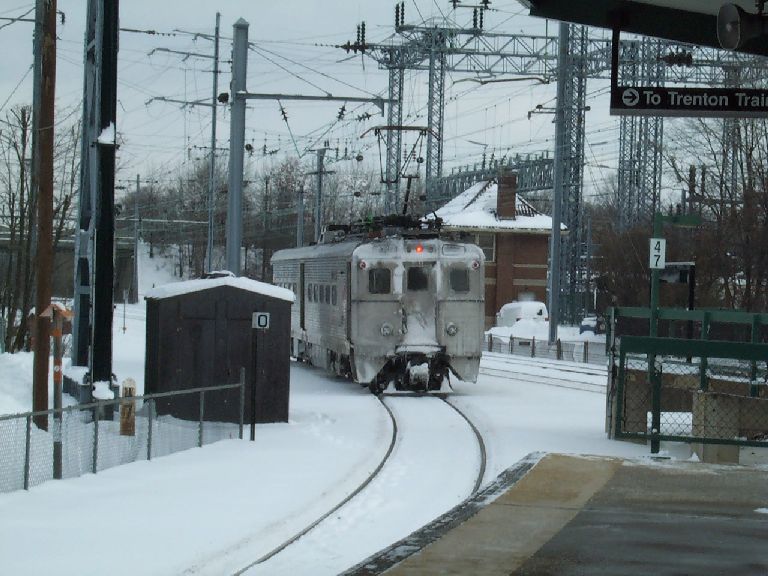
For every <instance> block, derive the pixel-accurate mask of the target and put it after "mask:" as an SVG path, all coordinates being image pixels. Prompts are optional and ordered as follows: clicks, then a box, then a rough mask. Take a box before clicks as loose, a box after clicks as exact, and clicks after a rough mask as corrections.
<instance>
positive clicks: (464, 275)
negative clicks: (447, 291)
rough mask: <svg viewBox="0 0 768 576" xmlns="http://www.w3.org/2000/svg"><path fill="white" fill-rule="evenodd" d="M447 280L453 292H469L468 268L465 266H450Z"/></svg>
mask: <svg viewBox="0 0 768 576" xmlns="http://www.w3.org/2000/svg"><path fill="white" fill-rule="evenodd" d="M449 282H450V284H451V290H453V291H454V292H469V270H467V269H466V268H451V272H450V275H449Z"/></svg>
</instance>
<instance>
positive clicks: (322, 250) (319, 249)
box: [272, 238, 365, 262]
mask: <svg viewBox="0 0 768 576" xmlns="http://www.w3.org/2000/svg"><path fill="white" fill-rule="evenodd" d="M364 241H365V239H364V238H354V239H351V240H344V241H342V242H330V243H327V244H313V245H312V246H302V247H301V248H286V249H284V250H278V251H277V252H275V253H274V254H273V255H272V262H283V261H286V260H305V259H309V258H317V257H318V256H325V257H329V256H331V257H332V256H338V257H344V256H349V255H350V254H352V252H354V250H355V248H357V247H358V246H360V244H362V243H363V242H364Z"/></svg>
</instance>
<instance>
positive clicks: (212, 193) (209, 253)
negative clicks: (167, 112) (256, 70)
mask: <svg viewBox="0 0 768 576" xmlns="http://www.w3.org/2000/svg"><path fill="white" fill-rule="evenodd" d="M220 22H221V14H220V13H219V12H216V34H215V37H214V42H213V98H212V99H211V114H212V117H211V168H210V172H209V175H208V246H207V248H206V254H205V255H206V267H207V268H208V272H210V271H211V270H212V269H213V212H214V208H215V204H216V102H217V100H216V99H217V97H218V92H219V24H220Z"/></svg>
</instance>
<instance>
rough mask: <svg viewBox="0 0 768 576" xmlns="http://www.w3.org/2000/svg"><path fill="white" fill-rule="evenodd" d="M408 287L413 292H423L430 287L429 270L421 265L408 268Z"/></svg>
mask: <svg viewBox="0 0 768 576" xmlns="http://www.w3.org/2000/svg"><path fill="white" fill-rule="evenodd" d="M406 288H407V289H408V290H409V291H411V292H423V291H424V290H426V289H427V288H429V276H428V275H427V270H426V269H425V268H421V267H420V266H414V267H412V268H408V280H407V285H406Z"/></svg>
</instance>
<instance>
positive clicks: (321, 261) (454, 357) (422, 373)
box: [272, 229, 485, 393]
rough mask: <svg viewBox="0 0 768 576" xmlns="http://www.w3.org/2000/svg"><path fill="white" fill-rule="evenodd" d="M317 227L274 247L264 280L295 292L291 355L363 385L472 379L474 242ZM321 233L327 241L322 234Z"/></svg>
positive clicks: (478, 273) (480, 296) (478, 291)
mask: <svg viewBox="0 0 768 576" xmlns="http://www.w3.org/2000/svg"><path fill="white" fill-rule="evenodd" d="M348 232H349V230H339V229H337V230H331V231H326V232H325V233H324V238H323V240H321V242H320V243H318V244H316V245H313V246H307V247H303V248H291V249H286V250H280V251H278V252H275V254H274V255H273V257H272V266H273V274H274V276H273V278H274V283H275V284H277V285H279V286H283V287H286V288H289V289H291V290H293V291H294V293H295V294H296V295H297V297H296V301H295V302H294V304H293V308H292V310H291V350H292V354H293V355H294V356H296V357H297V358H299V359H301V360H304V361H307V362H309V363H311V364H313V365H315V366H321V367H324V368H326V369H328V370H329V371H331V372H333V373H335V374H337V375H339V376H345V377H349V378H351V379H352V380H354V381H355V382H358V383H360V384H362V385H367V386H369V387H370V389H371V391H372V392H374V393H379V392H382V391H384V390H385V389H390V390H391V389H392V388H394V389H397V390H421V391H425V390H440V389H444V388H443V387H444V386H447V385H448V383H449V372H452V373H453V374H454V375H455V376H457V377H458V378H460V379H461V380H465V381H470V382H474V381H475V380H476V379H477V374H478V371H479V367H480V356H481V353H482V342H483V329H484V292H485V287H484V276H485V273H484V260H483V252H482V250H481V249H480V248H478V247H477V246H475V245H474V244H465V243H461V242H450V241H445V240H440V239H439V238H437V237H436V234H434V233H432V234H424V233H423V232H418V231H417V232H416V233H404V232H402V231H401V230H398V232H396V233H392V232H391V231H388V230H386V229H384V230H382V231H380V232H379V234H380V237H378V238H370V237H368V235H354V234H349V233H348ZM329 236H330V238H329Z"/></svg>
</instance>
